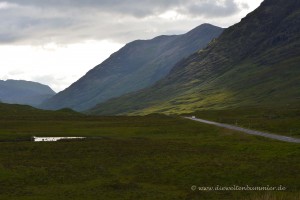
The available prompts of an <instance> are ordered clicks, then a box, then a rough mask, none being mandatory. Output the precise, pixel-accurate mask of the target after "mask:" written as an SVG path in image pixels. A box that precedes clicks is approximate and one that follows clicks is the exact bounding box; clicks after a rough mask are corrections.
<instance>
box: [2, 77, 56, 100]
mask: <svg viewBox="0 0 300 200" xmlns="http://www.w3.org/2000/svg"><path fill="white" fill-rule="evenodd" d="M54 95H55V92H54V91H53V90H52V89H51V88H50V87H49V86H47V85H43V84H40V83H36V82H31V81H23V80H6V81H2V80H0V101H1V102H3V103H10V104H26V105H31V106H38V105H39V104H41V103H42V102H43V101H45V100H46V99H48V98H50V97H52V96H54Z"/></svg>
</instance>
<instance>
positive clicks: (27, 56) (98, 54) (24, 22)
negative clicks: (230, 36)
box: [0, 0, 263, 92]
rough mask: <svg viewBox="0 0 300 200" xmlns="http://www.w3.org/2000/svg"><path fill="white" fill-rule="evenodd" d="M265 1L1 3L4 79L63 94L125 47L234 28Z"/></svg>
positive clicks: (11, 0) (20, 0)
mask: <svg viewBox="0 0 300 200" xmlns="http://www.w3.org/2000/svg"><path fill="white" fill-rule="evenodd" d="M262 1H263V0H7V1H2V0H0V55H1V59H0V79H3V80H6V79H23V80H31V81H37V82H40V83H44V84H48V85H49V86H50V87H52V88H53V89H54V90H55V91H57V92H58V91H60V90H63V89H64V88H66V87H68V86H69V85H70V84H71V83H73V82H74V81H76V80H77V79H79V78H80V77H81V76H83V75H84V74H85V73H86V72H87V71H88V70H90V69H92V68H93V67H94V66H96V65H97V64H99V63H101V62H102V61H103V60H105V59H106V58H107V57H108V56H109V55H110V54H111V53H113V52H115V51H117V50H118V49H119V48H121V47H122V46H124V44H126V43H128V42H130V41H132V40H136V39H151V38H153V37H155V36H157V35H162V34H182V33H185V32H187V31H189V30H191V29H193V28H195V27H196V26H198V25H200V24H202V23H211V24H214V25H217V26H220V27H228V26H231V25H233V24H235V23H237V22H239V21H240V20H241V18H243V17H245V16H246V14H247V13H249V12H251V11H252V10H254V9H255V8H257V7H258V6H259V4H260V3H261V2H262Z"/></svg>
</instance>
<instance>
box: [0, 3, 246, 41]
mask: <svg viewBox="0 0 300 200" xmlns="http://www.w3.org/2000/svg"><path fill="white" fill-rule="evenodd" d="M5 2H6V1H1V0H0V4H1V3H2V4H3V5H4V4H8V5H11V6H6V7H7V9H1V10H0V43H12V42H23V43H45V42H59V43H72V42H76V41H79V40H86V39H95V40H98V39H111V40H115V41H118V42H122V43H124V42H128V41H130V40H133V39H139V38H140V37H144V38H149V37H152V36H155V35H156V34H157V33H155V32H151V29H155V28H156V29H159V30H160V33H161V32H163V31H164V30H165V31H166V28H167V27H169V28H168V29H170V27H172V26H177V27H173V29H174V28H176V29H179V28H178V24H180V27H182V29H183V30H184V29H185V27H184V26H188V25H191V24H192V23H193V24H194V25H192V26H196V25H199V23H200V22H199V19H195V17H196V18H197V17H200V18H202V19H203V21H202V22H207V21H206V19H212V18H216V19H217V18H219V17H226V16H231V15H233V14H235V13H237V12H238V11H239V9H240V8H239V6H238V5H237V4H236V3H235V2H234V0H216V1H211V0H139V1H138V0H85V1H84V0H9V3H7V2H8V1H7V2H6V3H5ZM168 10H175V11H177V12H179V13H181V14H182V15H184V16H186V19H185V21H180V20H179V22H177V23H174V22H172V21H169V20H167V19H160V18H158V17H157V15H159V14H162V13H164V12H166V11H168ZM195 21H198V22H195ZM148 30H149V31H148Z"/></svg>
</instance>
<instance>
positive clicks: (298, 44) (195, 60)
mask: <svg viewBox="0 0 300 200" xmlns="http://www.w3.org/2000/svg"><path fill="white" fill-rule="evenodd" d="M299 22H300V2H299V1H297V0H290V1H284V0H276V1H273V0H265V1H264V2H263V3H262V5H261V6H260V7H259V8H258V9H256V10H255V11H254V12H252V13H250V14H249V15H247V16H246V17H245V18H244V19H242V20H241V22H240V23H238V24H236V25H234V26H232V27H230V28H228V29H226V30H225V31H224V32H223V34H222V35H221V36H220V37H219V38H218V39H216V40H213V41H212V42H211V43H210V44H209V45H208V47H207V48H205V49H203V50H200V51H198V52H196V53H195V54H193V55H191V56H190V57H188V58H187V59H183V60H182V61H180V62H179V63H177V64H176V66H175V67H174V68H173V69H172V71H171V72H170V73H169V75H168V76H167V77H166V78H164V79H163V80H161V81H159V82H158V83H157V84H155V85H154V86H153V87H150V88H148V89H144V90H141V91H138V92H135V93H131V94H128V95H124V96H122V97H120V98H115V99H112V100H109V101H107V102H105V103H103V104H99V105H98V106H96V107H95V108H93V109H91V110H90V113H93V114H147V113H153V112H159V113H168V114H172V113H175V114H178V113H188V112H195V111H197V110H208V109H228V108H236V107H244V106H254V107H269V108H277V107H281V108H284V107H299V105H300V90H299V88H300V81H299V80H300V68H299V63H300V53H299V52H300V26H299Z"/></svg>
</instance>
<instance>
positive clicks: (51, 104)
mask: <svg viewBox="0 0 300 200" xmlns="http://www.w3.org/2000/svg"><path fill="white" fill-rule="evenodd" d="M222 31H223V29H222V28H219V27H216V26H213V25H210V24H203V25H201V26H199V27H197V28H195V29H193V30H191V31H190V32H188V33H186V34H183V35H173V36H165V35H163V36H159V37H156V38H154V39H152V40H137V41H133V42H131V43H129V44H127V45H125V46H124V47H123V48H121V49H120V50H119V51H118V52H116V53H114V54H112V55H111V56H110V57H109V58H108V59H107V60H105V61H104V62H103V63H101V64H100V65H98V66H96V67H95V68H94V69H92V70H90V71H89V72H88V73H87V74H86V75H85V76H83V77H82V78H80V79H79V80H78V81H77V82H75V83H73V84H72V85H71V86H70V87H69V88H67V89H66V90H64V91H62V92H60V93H58V94H57V95H55V96H54V97H53V98H51V99H49V100H48V101H46V102H44V103H43V104H42V105H41V107H42V108H44V109H60V108H64V107H69V108H72V109H75V110H79V111H82V110H85V109H88V108H91V107H93V106H95V105H96V104H98V103H100V102H104V101H106V100H108V99H110V98H112V97H118V96H121V95H123V94H126V93H129V92H133V91H137V90H140V89H143V88H146V87H148V86H150V85H152V84H154V83H155V82H156V81H158V80H159V79H161V78H163V77H164V76H166V75H167V74H168V73H169V72H170V70H171V68H172V67H173V66H174V65H175V63H177V62H178V61H179V60H181V59H182V58H184V57H187V56H189V55H190V54H191V53H193V52H195V51H196V50H198V49H201V48H204V47H205V46H206V45H207V44H208V43H209V42H210V41H211V40H212V39H213V38H216V37H218V36H219V35H220V34H221V33H222Z"/></svg>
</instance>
